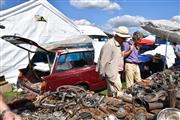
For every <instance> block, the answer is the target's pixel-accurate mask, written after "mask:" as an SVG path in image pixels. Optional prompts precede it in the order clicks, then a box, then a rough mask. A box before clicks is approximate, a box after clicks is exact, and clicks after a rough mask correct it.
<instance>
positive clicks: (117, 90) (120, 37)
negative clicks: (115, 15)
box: [97, 26, 130, 97]
mask: <svg viewBox="0 0 180 120" xmlns="http://www.w3.org/2000/svg"><path fill="white" fill-rule="evenodd" d="M128 37H130V35H129V30H128V28H127V27H124V26H120V27H118V29H117V30H116V31H115V35H114V37H113V38H112V39H110V40H108V42H106V43H105V44H104V46H103V47H102V49H101V52H100V56H99V60H98V64H97V71H98V72H99V74H100V76H101V78H104V79H105V80H106V81H107V90H108V96H113V97H119V96H120V95H122V84H121V78H120V73H119V71H122V69H123V68H122V66H121V65H122V64H123V56H122V52H121V45H122V43H123V42H124V41H125V40H126V38H128Z"/></svg>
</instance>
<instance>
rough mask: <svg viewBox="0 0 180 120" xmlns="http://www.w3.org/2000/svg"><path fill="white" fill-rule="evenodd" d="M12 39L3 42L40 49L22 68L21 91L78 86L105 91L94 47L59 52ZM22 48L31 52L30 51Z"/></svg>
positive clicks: (50, 89)
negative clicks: (95, 60)
mask: <svg viewBox="0 0 180 120" xmlns="http://www.w3.org/2000/svg"><path fill="white" fill-rule="evenodd" d="M10 37H12V38H11V40H10V39H9V38H8V36H5V37H4V38H3V39H5V40H7V41H8V42H10V43H12V44H14V45H16V46H18V47H19V46H20V45H19V44H21V43H22V41H23V43H25V42H26V44H30V45H35V46H36V47H38V49H39V50H38V51H35V55H34V57H33V58H32V59H31V60H30V62H29V63H30V64H29V65H28V66H27V68H23V69H20V74H19V77H18V86H20V87H21V88H23V89H26V90H31V91H34V92H36V93H40V92H41V91H55V90H56V88H57V87H59V86H61V85H77V86H81V87H83V88H85V89H89V90H93V91H96V90H101V89H105V88H106V81H105V80H101V79H100V77H99V74H98V73H97V72H96V71H95V69H96V65H95V64H94V49H93V48H86V47H80V48H79V47H76V48H59V47H58V49H53V50H51V51H48V50H46V49H44V48H42V47H40V46H39V45H38V44H37V43H34V41H31V40H28V39H25V38H22V37H17V36H10ZM12 39H14V40H12ZM20 41H21V42H20ZM21 48H22V46H21ZM23 49H25V50H27V51H29V52H31V51H30V50H28V49H27V48H23ZM42 51H43V52H42Z"/></svg>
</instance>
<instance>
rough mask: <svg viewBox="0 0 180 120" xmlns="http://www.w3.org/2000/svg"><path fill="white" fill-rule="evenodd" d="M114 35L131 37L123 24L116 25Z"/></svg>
mask: <svg viewBox="0 0 180 120" xmlns="http://www.w3.org/2000/svg"><path fill="white" fill-rule="evenodd" d="M115 35H118V36H119V37H122V38H128V37H131V36H130V35H129V30H128V28H127V27H125V26H120V27H118V28H117V29H116V30H115Z"/></svg>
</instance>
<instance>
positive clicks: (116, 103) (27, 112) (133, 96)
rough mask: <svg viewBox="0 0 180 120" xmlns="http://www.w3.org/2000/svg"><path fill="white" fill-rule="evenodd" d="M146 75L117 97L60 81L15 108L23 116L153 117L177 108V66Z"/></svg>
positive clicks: (61, 119)
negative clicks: (49, 89)
mask: <svg viewBox="0 0 180 120" xmlns="http://www.w3.org/2000/svg"><path fill="white" fill-rule="evenodd" d="M149 79H151V80H144V81H143V82H140V83H138V84H135V85H134V86H133V87H131V88H129V89H127V90H126V92H125V94H124V95H123V96H122V97H120V98H112V97H107V96H100V95H99V94H97V93H94V92H92V91H85V90H84V89H82V88H80V87H77V86H71V85H64V86H60V87H58V88H57V90H56V91H55V92H48V93H45V94H43V95H41V96H38V97H37V99H36V100H35V101H34V102H33V104H32V103H26V104H23V106H22V107H19V108H17V109H16V111H15V112H17V113H20V114H21V116H22V117H23V119H24V120H118V119H119V120H156V117H157V115H158V113H159V112H160V111H161V110H163V109H165V108H177V109H179V108H180V106H179V105H180V68H173V69H169V70H165V71H163V72H160V73H156V74H153V75H152V76H150V78H149ZM178 114H179V115H180V113H178ZM175 117H177V119H178V117H180V116H175Z"/></svg>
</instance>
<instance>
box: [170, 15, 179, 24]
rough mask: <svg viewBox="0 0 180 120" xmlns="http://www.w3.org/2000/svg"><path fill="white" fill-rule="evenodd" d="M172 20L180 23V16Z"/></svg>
mask: <svg viewBox="0 0 180 120" xmlns="http://www.w3.org/2000/svg"><path fill="white" fill-rule="evenodd" d="M171 20H172V21H175V22H177V23H180V15H176V16H174V17H173V18H172V19H171Z"/></svg>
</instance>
